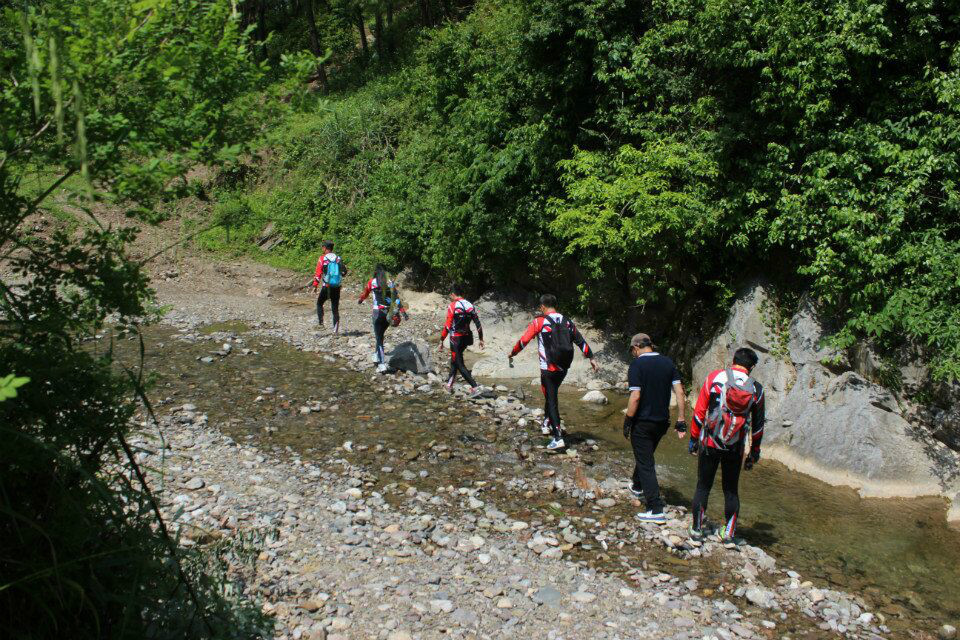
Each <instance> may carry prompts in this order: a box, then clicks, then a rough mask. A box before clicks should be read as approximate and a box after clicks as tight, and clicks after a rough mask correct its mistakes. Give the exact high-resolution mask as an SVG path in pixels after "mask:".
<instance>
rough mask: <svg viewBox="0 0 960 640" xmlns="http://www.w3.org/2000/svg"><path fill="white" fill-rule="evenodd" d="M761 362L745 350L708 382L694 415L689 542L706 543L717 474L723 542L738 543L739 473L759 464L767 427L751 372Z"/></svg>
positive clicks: (758, 387)
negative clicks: (694, 479)
mask: <svg viewBox="0 0 960 640" xmlns="http://www.w3.org/2000/svg"><path fill="white" fill-rule="evenodd" d="M758 360H759V358H758V357H757V353H756V352H755V351H754V350H753V349H748V348H746V347H742V348H740V349H737V351H736V352H735V353H734V354H733V365H732V366H730V367H727V368H725V369H717V370H716V371H713V372H712V373H710V375H708V376H707V379H706V380H705V381H704V383H703V387H701V389H700V395H699V396H698V397H697V404H696V406H695V407H694V410H693V426H692V427H691V428H690V445H689V447H688V449H689V451H690V453H691V454H693V455H696V456H697V489H696V491H695V492H694V494H693V505H692V506H691V511H692V513H693V524H692V525H691V527H690V531H689V533H690V537H691V538H693V539H695V540H702V539H703V537H704V535H706V533H707V532H706V531H704V515H705V514H706V511H707V498H708V497H709V496H710V489H711V488H712V487H713V480H714V478H715V477H716V475H717V469H718V468H719V469H720V471H721V473H722V474H723V476H722V480H721V482H722V486H723V499H724V518H725V524H724V527H723V529H722V530H721V531H719V537H720V539H721V540H722V541H723V542H736V540H735V538H734V533H735V532H736V527H737V519H738V517H739V515H740V493H739V484H740V469H741V468H743V469H746V470H748V471H749V470H750V469H752V468H753V465H755V464H756V463H757V461H758V460H760V443H761V441H762V440H763V425H764V422H765V421H766V413H765V409H764V395H763V387H762V386H761V385H760V383H759V382H757V381H756V380H754V379H753V376H752V375H751V372H752V371H753V368H754V367H755V366H756V365H757V362H758Z"/></svg>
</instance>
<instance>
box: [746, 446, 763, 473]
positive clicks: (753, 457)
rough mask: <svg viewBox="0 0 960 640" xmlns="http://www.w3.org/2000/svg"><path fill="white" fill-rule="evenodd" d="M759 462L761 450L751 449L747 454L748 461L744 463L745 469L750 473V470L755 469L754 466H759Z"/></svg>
mask: <svg viewBox="0 0 960 640" xmlns="http://www.w3.org/2000/svg"><path fill="white" fill-rule="evenodd" d="M759 460H760V449H751V450H750V453H748V454H747V459H746V460H744V461H743V468H744V469H746V470H747V471H750V469H753V465H755V464H757V461H759Z"/></svg>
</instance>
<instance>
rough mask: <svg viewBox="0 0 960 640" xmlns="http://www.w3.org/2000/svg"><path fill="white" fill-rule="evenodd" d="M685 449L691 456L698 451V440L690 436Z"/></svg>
mask: <svg viewBox="0 0 960 640" xmlns="http://www.w3.org/2000/svg"><path fill="white" fill-rule="evenodd" d="M687 451H688V452H690V455H692V456H695V455H697V454H698V453H700V441H699V440H696V439H694V437H693V436H690V444H688V445H687Z"/></svg>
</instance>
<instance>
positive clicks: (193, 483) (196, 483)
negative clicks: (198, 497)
mask: <svg viewBox="0 0 960 640" xmlns="http://www.w3.org/2000/svg"><path fill="white" fill-rule="evenodd" d="M205 485H206V483H205V482H204V481H203V478H191V479H190V480H188V481H187V483H186V484H185V485H183V486H185V487H186V488H187V489H192V490H194V491H196V490H197V489H203V487H204V486H205Z"/></svg>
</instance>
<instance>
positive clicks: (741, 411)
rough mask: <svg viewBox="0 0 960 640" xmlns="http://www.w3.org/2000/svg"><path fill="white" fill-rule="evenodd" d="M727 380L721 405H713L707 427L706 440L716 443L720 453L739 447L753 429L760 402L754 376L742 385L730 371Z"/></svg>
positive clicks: (720, 398)
mask: <svg viewBox="0 0 960 640" xmlns="http://www.w3.org/2000/svg"><path fill="white" fill-rule="evenodd" d="M726 374H727V380H726V382H725V383H724V385H723V388H722V389H721V390H720V397H719V398H718V400H719V401H718V402H715V403H714V402H711V403H710V408H709V409H708V410H707V417H706V420H705V421H704V425H703V434H704V436H709V437H710V438H712V439H713V442H714V444H715V445H716V447H717V448H718V449H726V448H728V447H730V446H731V445H733V444H736V443H737V442H738V441H739V440H740V437H741V436H742V435H743V434H744V433H748V432H749V430H750V427H751V424H750V420H751V416H752V411H753V406H754V404H755V403H756V401H757V384H756V381H754V379H753V378H752V377H751V376H749V375H748V376H747V379H746V380H745V381H744V382H743V384H740V383H739V382H737V379H736V377H735V376H734V375H733V370H731V369H727V370H726Z"/></svg>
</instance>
